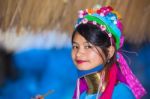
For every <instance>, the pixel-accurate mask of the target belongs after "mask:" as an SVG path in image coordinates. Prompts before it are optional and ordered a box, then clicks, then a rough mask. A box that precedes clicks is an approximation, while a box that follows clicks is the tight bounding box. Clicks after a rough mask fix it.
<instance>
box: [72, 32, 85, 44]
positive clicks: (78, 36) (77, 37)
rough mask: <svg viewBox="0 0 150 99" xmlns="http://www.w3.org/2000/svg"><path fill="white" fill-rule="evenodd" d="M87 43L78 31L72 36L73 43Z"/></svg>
mask: <svg viewBox="0 0 150 99" xmlns="http://www.w3.org/2000/svg"><path fill="white" fill-rule="evenodd" d="M74 42H76V43H87V42H88V41H87V40H86V39H85V38H84V37H83V36H82V35H81V34H79V33H78V32H77V33H76V34H75V36H74V38H73V43H74Z"/></svg>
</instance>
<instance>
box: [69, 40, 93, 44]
mask: <svg viewBox="0 0 150 99" xmlns="http://www.w3.org/2000/svg"><path fill="white" fill-rule="evenodd" d="M73 43H74V44H79V43H78V42H75V41H73V42H72V44H73ZM83 44H90V42H87V41H86V42H83Z"/></svg>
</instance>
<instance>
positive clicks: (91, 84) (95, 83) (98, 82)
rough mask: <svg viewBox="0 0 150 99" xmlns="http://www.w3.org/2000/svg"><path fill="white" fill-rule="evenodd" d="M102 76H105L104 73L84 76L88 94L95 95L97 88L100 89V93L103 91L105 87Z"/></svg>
mask: <svg viewBox="0 0 150 99" xmlns="http://www.w3.org/2000/svg"><path fill="white" fill-rule="evenodd" d="M104 75H105V73H104V71H101V72H97V73H93V74H90V75H86V76H84V78H85V80H86V83H87V86H88V90H87V93H88V94H95V93H97V92H98V88H100V92H103V91H104V89H105V87H106V83H105V82H104V80H102V79H104V78H105V77H104Z"/></svg>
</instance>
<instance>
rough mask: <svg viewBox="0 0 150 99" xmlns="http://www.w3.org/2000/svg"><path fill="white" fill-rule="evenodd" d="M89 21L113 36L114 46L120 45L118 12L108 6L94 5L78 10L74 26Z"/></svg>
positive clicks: (118, 46) (120, 28) (120, 29)
mask: <svg viewBox="0 0 150 99" xmlns="http://www.w3.org/2000/svg"><path fill="white" fill-rule="evenodd" d="M86 23H91V24H93V25H97V26H99V27H100V29H101V30H102V31H106V32H107V33H108V36H109V37H112V35H113V36H114V38H115V40H116V43H115V44H116V47H117V49H119V48H120V47H121V46H122V41H121V37H122V35H121V31H122V24H121V22H120V15H119V14H118V12H116V11H113V9H112V8H111V7H110V6H108V7H100V6H98V7H96V8H93V9H86V10H80V11H79V16H78V20H77V23H76V25H75V28H76V27H77V26H78V25H80V24H86Z"/></svg>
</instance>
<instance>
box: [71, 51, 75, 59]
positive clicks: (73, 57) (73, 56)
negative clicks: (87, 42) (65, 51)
mask: <svg viewBox="0 0 150 99" xmlns="http://www.w3.org/2000/svg"><path fill="white" fill-rule="evenodd" d="M71 56H72V59H73V60H74V59H75V51H73V50H72V52H71Z"/></svg>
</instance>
